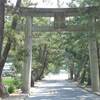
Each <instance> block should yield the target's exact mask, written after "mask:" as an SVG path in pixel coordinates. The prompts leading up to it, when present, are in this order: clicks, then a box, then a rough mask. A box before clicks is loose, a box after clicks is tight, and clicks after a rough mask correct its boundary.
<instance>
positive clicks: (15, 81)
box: [13, 78, 22, 89]
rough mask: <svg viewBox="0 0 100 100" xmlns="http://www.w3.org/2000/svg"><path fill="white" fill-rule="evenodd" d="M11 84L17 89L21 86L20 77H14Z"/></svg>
mask: <svg viewBox="0 0 100 100" xmlns="http://www.w3.org/2000/svg"><path fill="white" fill-rule="evenodd" d="M13 85H14V86H15V87H16V88H17V89H20V88H21V86H22V80H21V79H20V78H15V79H14V82H13Z"/></svg>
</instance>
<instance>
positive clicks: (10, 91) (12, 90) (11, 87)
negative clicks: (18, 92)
mask: <svg viewBox="0 0 100 100" xmlns="http://www.w3.org/2000/svg"><path fill="white" fill-rule="evenodd" d="M7 90H8V93H13V92H14V86H12V85H11V86H9V87H8V89H7Z"/></svg>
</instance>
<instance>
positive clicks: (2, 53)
mask: <svg viewBox="0 0 100 100" xmlns="http://www.w3.org/2000/svg"><path fill="white" fill-rule="evenodd" d="M5 1H6V0H0V97H5V96H8V93H7V91H6V89H5V86H4V85H3V82H2V71H3V67H4V64H5V62H6V59H7V56H8V53H9V50H10V48H11V43H12V38H11V37H10V36H9V37H8V39H7V43H6V45H5V47H4V48H3V40H4V21H5V3H6V2H5ZM20 1H21V0H18V1H17V3H16V7H15V10H18V8H19V5H18V4H19V3H20Z"/></svg>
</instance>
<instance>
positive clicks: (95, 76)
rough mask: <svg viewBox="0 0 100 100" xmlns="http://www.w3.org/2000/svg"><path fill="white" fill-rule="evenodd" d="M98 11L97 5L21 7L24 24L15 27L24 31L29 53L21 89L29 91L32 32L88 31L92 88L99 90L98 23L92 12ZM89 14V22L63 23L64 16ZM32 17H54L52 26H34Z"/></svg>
mask: <svg viewBox="0 0 100 100" xmlns="http://www.w3.org/2000/svg"><path fill="white" fill-rule="evenodd" d="M94 12H95V13H96V12H97V13H98V14H99V13H100V11H99V7H85V8H25V7H21V8H20V10H19V13H20V14H21V15H22V16H25V17H26V25H17V27H16V29H17V30H19V31H25V33H26V34H25V48H27V49H28V52H29V55H28V56H27V57H26V61H25V66H24V70H23V91H24V92H25V93H29V91H30V87H31V66H32V32H57V31H70V32H71V31H73V32H81V31H83V32H88V35H89V38H88V39H89V58H90V72H91V83H92V90H93V91H94V92H97V91H99V89H100V84H99V68H98V56H97V47H96V32H97V31H98V32H99V31H100V28H99V27H98V24H97V23H95V16H92V15H93V13H94ZM86 14H88V15H90V16H89V21H88V22H89V23H87V24H85V25H82V26H80V25H65V18H66V17H72V16H84V15H86ZM33 17H54V25H53V26H35V25H33V24H32V22H33Z"/></svg>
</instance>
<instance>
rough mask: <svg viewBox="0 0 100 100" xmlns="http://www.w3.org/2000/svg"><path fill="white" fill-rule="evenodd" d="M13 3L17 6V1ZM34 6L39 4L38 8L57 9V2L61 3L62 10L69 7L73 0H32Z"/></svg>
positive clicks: (14, 0) (13, 0) (12, 1)
mask: <svg viewBox="0 0 100 100" xmlns="http://www.w3.org/2000/svg"><path fill="white" fill-rule="evenodd" d="M10 1H11V3H13V4H15V3H16V1H17V0H10ZM31 1H32V3H33V4H37V6H36V7H37V8H57V7H58V5H57V1H59V2H60V3H59V5H60V6H61V8H66V7H68V6H67V4H68V3H70V2H71V0H31Z"/></svg>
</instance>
